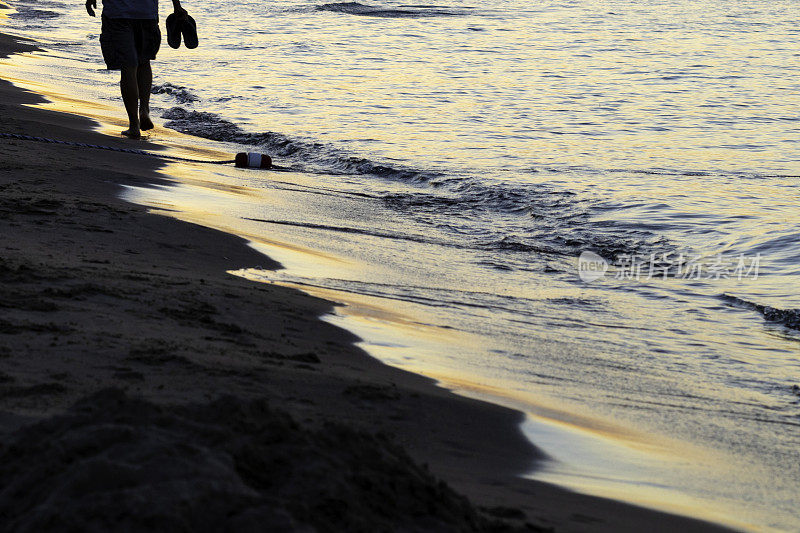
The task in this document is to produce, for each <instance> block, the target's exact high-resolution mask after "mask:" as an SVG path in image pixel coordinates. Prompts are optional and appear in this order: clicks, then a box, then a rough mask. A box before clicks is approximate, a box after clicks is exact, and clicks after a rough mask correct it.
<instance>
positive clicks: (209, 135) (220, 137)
mask: <svg viewBox="0 0 800 533" xmlns="http://www.w3.org/2000/svg"><path fill="white" fill-rule="evenodd" d="M161 116H162V117H163V118H166V119H168V121H167V122H166V123H165V124H164V126H166V127H167V128H171V129H174V130H176V131H180V132H181V133H186V134H189V135H195V136H197V137H204V138H206V139H211V140H215V141H225V142H233V143H238V144H245V145H253V146H259V147H262V148H264V149H266V150H268V151H270V152H271V153H270V155H274V156H278V157H293V158H294V159H296V160H297V162H298V164H299V165H301V167H300V168H299V170H304V171H308V172H319V173H327V174H344V175H374V176H378V177H383V178H388V179H395V180H400V181H408V182H424V181H429V180H432V179H434V178H436V177H438V176H440V175H441V174H440V173H438V172H433V171H426V170H417V169H412V168H407V167H403V166H400V165H388V164H383V163H380V162H376V161H372V160H370V159H366V158H363V157H357V156H353V155H350V154H346V153H343V152H342V151H340V150H338V149H336V148H334V147H332V146H330V145H326V144H324V143H320V142H316V141H308V140H303V139H296V138H292V137H289V136H287V135H284V134H282V133H276V132H271V131H267V132H261V133H249V132H246V131H244V130H243V129H242V128H241V127H239V126H238V125H236V124H234V123H233V122H230V121H228V120H225V119H224V118H222V117H220V116H219V115H217V114H215V113H207V112H203V111H189V110H187V109H184V108H182V107H173V108H171V109H168V110H167V111H165V112H164V113H163V114H162V115H161Z"/></svg>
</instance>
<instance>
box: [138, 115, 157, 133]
mask: <svg viewBox="0 0 800 533" xmlns="http://www.w3.org/2000/svg"><path fill="white" fill-rule="evenodd" d="M139 127H140V128H142V131H147V130H152V129H153V128H155V126H154V125H153V121H152V120H150V116H149V115H139Z"/></svg>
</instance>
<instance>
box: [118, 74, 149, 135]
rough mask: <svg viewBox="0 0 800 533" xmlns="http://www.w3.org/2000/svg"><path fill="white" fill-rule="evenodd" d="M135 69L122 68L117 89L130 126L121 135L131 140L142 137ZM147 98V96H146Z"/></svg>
mask: <svg viewBox="0 0 800 533" xmlns="http://www.w3.org/2000/svg"><path fill="white" fill-rule="evenodd" d="M137 71H138V68H137V67H122V73H121V75H120V79H119V88H120V91H121V92H122V102H123V103H124V104H125V111H126V112H127V113H128V122H129V123H130V126H129V127H128V129H127V130H125V131H123V132H122V134H123V135H125V136H126V137H130V138H131V139H138V138H140V137H141V136H142V133H141V131H140V129H139V84H138V82H137ZM148 96H149V95H148Z"/></svg>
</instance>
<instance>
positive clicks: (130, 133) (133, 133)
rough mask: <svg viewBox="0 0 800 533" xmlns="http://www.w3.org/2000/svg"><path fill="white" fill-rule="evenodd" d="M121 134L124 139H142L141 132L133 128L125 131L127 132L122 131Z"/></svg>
mask: <svg viewBox="0 0 800 533" xmlns="http://www.w3.org/2000/svg"><path fill="white" fill-rule="evenodd" d="M122 134H123V135H124V136H125V137H128V138H129V139H141V138H142V132H141V131H139V130H135V129H133V128H130V129H127V130H125V131H123V132H122Z"/></svg>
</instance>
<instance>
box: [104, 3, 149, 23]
mask: <svg viewBox="0 0 800 533" xmlns="http://www.w3.org/2000/svg"><path fill="white" fill-rule="evenodd" d="M103 16H104V17H108V18H112V19H158V0H103Z"/></svg>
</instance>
